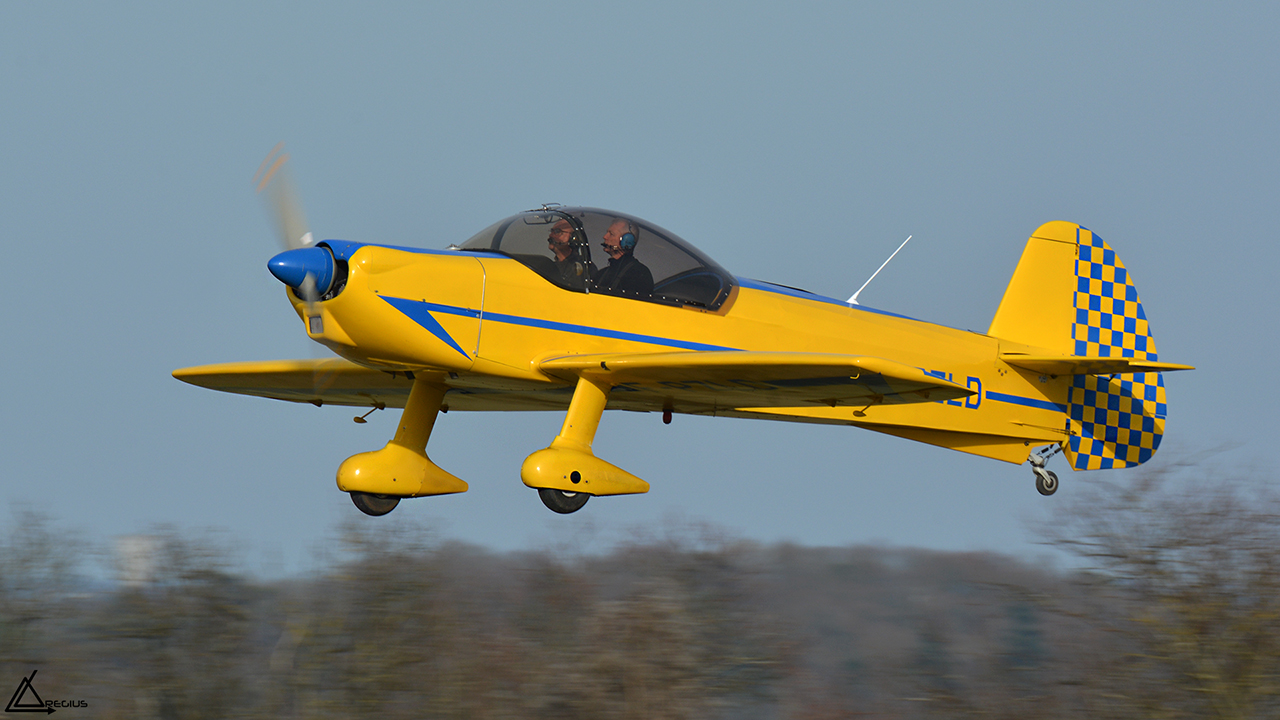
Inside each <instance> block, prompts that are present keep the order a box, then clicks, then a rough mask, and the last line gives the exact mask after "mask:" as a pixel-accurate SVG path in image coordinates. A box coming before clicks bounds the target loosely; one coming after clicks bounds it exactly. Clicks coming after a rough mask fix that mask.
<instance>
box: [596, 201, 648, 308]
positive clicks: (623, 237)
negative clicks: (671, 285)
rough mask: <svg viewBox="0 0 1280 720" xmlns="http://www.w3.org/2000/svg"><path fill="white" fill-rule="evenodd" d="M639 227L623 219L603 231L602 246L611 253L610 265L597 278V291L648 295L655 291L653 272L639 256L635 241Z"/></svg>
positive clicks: (640, 295)
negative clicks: (636, 255)
mask: <svg viewBox="0 0 1280 720" xmlns="http://www.w3.org/2000/svg"><path fill="white" fill-rule="evenodd" d="M639 239H640V228H638V227H636V224H635V223H633V222H629V221H627V220H623V219H621V218H619V219H617V220H614V221H613V223H612V224H610V225H609V229H608V230H606V231H605V233H604V242H602V243H600V246H601V247H603V248H604V251H605V252H606V253H608V254H609V267H607V268H605V269H604V270H602V271H601V272H600V276H599V277H597V278H596V282H595V288H596V291H597V292H606V293H613V294H615V295H625V296H627V297H641V298H647V297H649V296H650V295H652V294H653V273H651V272H649V268H647V267H645V264H644V263H642V262H640V261H639V260H637V259H636V257H635V255H634V253H635V249H636V242H637V241H638V240H639Z"/></svg>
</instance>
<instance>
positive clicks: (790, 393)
mask: <svg viewBox="0 0 1280 720" xmlns="http://www.w3.org/2000/svg"><path fill="white" fill-rule="evenodd" d="M539 368H540V369H541V370H542V371H543V372H545V373H547V374H548V375H552V376H554V377H559V378H561V379H573V378H576V377H577V376H579V375H592V376H595V377H602V378H606V379H608V380H609V381H610V382H613V383H615V384H617V385H620V386H624V391H625V390H627V389H630V390H644V391H648V392H658V393H663V394H667V395H669V396H672V397H681V398H688V399H693V398H692V396H695V395H696V396H699V400H700V401H702V402H710V403H713V404H714V405H716V406H719V407H745V406H750V407H791V406H796V405H803V404H805V403H820V404H825V405H831V406H835V405H861V406H867V405H871V404H879V403H890V404H897V403H916V402H936V401H940V400H953V399H956V398H963V397H968V396H969V395H972V394H973V393H974V392H975V391H974V390H971V389H969V388H967V387H965V386H963V385H957V384H956V383H954V382H950V381H948V380H945V379H942V378H939V377H934V376H932V375H927V374H926V373H925V372H924V371H923V370H921V369H920V368H916V367H911V366H909V365H903V364H902V363H897V362H893V361H891V360H885V359H883V358H876V357H863V356H856V355H838V354H828V353H788V352H746V351H736V350H734V351H708V352H666V353H640V354H610V355H571V356H568V357H562V358H555V359H551V360H546V361H544V362H543V363H542V364H541V365H539Z"/></svg>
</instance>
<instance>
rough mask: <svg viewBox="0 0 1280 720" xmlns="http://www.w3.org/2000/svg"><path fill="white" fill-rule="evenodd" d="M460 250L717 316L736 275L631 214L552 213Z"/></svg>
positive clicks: (566, 283)
mask: <svg viewBox="0 0 1280 720" xmlns="http://www.w3.org/2000/svg"><path fill="white" fill-rule="evenodd" d="M461 249H462V250H470V251H478V252H497V253H501V254H503V255H506V256H508V257H511V258H513V259H515V260H518V261H520V262H521V263H524V264H525V265H526V266H527V267H529V269H531V270H533V271H534V272H536V273H538V274H539V275H541V276H542V277H543V278H545V279H547V280H548V281H550V282H552V283H554V284H556V285H558V286H560V287H562V288H565V289H566V290H573V291H577V292H590V293H606V294H610V295H618V296H621V297H632V298H635V299H637V300H645V301H648V302H656V303H663V304H668V305H692V306H695V307H703V308H707V309H711V310H714V309H716V308H718V307H720V305H721V304H722V303H724V301H725V300H726V299H727V298H728V296H729V291H730V290H731V289H732V287H733V276H731V275H730V274H729V273H728V272H725V270H724V269H723V268H721V267H720V266H719V265H716V264H715V262H713V261H712V260H711V259H710V258H708V257H706V256H704V255H703V254H702V253H700V252H698V250H697V249H696V248H694V247H693V246H692V245H689V244H688V243H686V242H685V241H684V240H681V239H680V238H679V237H677V236H676V235H674V234H672V233H670V232H667V231H666V230H663V229H662V228H660V227H658V226H656V225H653V224H650V223H647V222H644V221H643V220H640V219H638V218H634V217H631V216H630V215H623V214H622V213H615V212H610V211H608V210H599V209H596V208H573V207H558V206H556V207H547V208H544V209H541V210H533V211H529V212H524V213H520V214H519V215H515V216H513V217H509V218H507V219H505V220H502V221H500V222H497V223H494V224H493V225H490V226H489V227H487V228H485V229H484V230H481V231H480V232H479V233H477V234H476V235H475V236H473V237H472V238H471V239H470V240H467V241H466V242H465V243H463V244H462V246H461Z"/></svg>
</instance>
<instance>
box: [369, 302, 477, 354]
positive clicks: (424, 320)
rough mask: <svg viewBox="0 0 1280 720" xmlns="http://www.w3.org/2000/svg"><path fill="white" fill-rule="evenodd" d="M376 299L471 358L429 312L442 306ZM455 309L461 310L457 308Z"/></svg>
mask: <svg viewBox="0 0 1280 720" xmlns="http://www.w3.org/2000/svg"><path fill="white" fill-rule="evenodd" d="M378 297H381V298H382V299H383V300H386V301H387V303H388V304H390V305H391V307H393V308H395V309H397V310H399V311H400V312H402V313H404V314H405V316H406V317H408V318H409V319H410V320H412V321H414V322H416V323H418V324H419V325H421V326H422V327H424V328H426V329H427V330H429V331H430V332H431V334H432V335H435V336H436V337H438V338H440V339H441V340H443V341H444V342H445V343H446V344H447V345H448V346H449V347H451V348H453V349H454V350H457V351H458V352H460V353H462V356H463V357H465V358H466V359H468V360H470V359H471V356H470V355H468V354H467V351H466V350H463V349H462V347H461V346H459V345H458V343H457V341H455V340H454V339H453V336H451V335H450V334H449V333H448V332H446V331H445V329H444V326H442V325H441V324H440V321H439V320H436V319H435V317H434V316H433V315H432V314H431V312H430V311H431V310H432V309H436V308H440V307H444V306H442V305H434V306H433V305H431V304H430V303H424V302H418V301H417V300H405V299H403V298H393V297H386V296H385V295H379V296H378ZM457 309H458V310H461V309H462V308H457ZM469 312H472V313H475V315H474V316H473V317H479V313H477V312H475V311H474V310H472V311H469ZM450 314H452V315H461V314H463V313H450Z"/></svg>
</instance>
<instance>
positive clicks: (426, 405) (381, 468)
mask: <svg viewBox="0 0 1280 720" xmlns="http://www.w3.org/2000/svg"><path fill="white" fill-rule="evenodd" d="M447 391H448V388H447V387H445V386H444V385H443V384H440V383H439V382H433V381H432V378H430V377H427V376H425V375H419V376H418V377H417V379H415V380H414V381H413V389H412V390H410V391H409V400H408V402H406V403H405V406H404V413H403V414H402V415H401V416H400V425H399V426H398V427H397V428H396V436H395V438H394V439H392V440H391V442H389V443H387V445H386V447H384V448H382V449H381V450H374V451H372V452H364V453H360V454H358V455H352V456H351V457H349V458H347V459H346V460H345V461H344V462H343V463H342V465H341V466H340V467H339V468H338V489H339V490H342V491H344V492H348V493H351V502H353V503H355V506H356V507H358V508H360V511H361V512H363V513H365V514H366V515H386V514H387V513H389V512H391V511H392V510H394V509H395V507H396V505H398V504H399V503H400V498H405V497H421V496H423V495H447V494H449V493H460V492H466V491H467V484H466V483H465V482H463V481H462V480H460V479H458V478H456V477H454V476H453V475H451V474H449V473H447V472H445V471H444V470H441V469H440V467H439V466H437V465H436V464H435V463H433V462H431V459H430V458H428V457H427V441H428V440H429V439H431V429H432V428H433V427H435V424H436V415H437V414H438V413H439V412H440V404H441V402H443V401H444V394H445V392H447Z"/></svg>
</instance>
